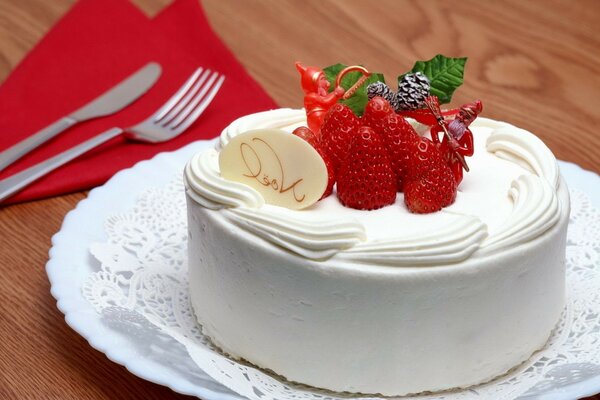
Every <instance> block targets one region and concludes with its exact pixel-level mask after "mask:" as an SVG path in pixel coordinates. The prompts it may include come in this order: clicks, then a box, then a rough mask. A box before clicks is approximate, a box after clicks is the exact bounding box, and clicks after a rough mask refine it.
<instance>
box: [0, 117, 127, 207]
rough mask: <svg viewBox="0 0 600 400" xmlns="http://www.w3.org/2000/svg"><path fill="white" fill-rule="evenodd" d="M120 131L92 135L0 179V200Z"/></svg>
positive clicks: (121, 131) (114, 129) (115, 129)
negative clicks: (73, 145)
mask: <svg viewBox="0 0 600 400" xmlns="http://www.w3.org/2000/svg"><path fill="white" fill-rule="evenodd" d="M121 133H123V130H122V129H121V128H112V129H109V130H107V131H106V132H103V133H101V134H99V135H96V136H94V137H93V138H91V139H89V140H88V141H85V142H83V143H81V144H79V145H77V146H75V147H72V148H70V149H69V150H66V151H63V152H62V153H60V154H57V155H55V156H54V157H52V158H49V159H47V160H46V161H42V162H41V163H39V164H36V165H34V166H32V167H29V168H27V169H26V170H24V171H21V172H19V173H17V174H15V175H12V176H10V177H8V178H6V179H4V180H2V181H0V202H2V200H4V199H6V198H7V197H9V196H11V195H13V194H14V193H16V192H18V191H19V190H21V189H23V188H24V187H25V186H27V185H29V184H30V183H31V182H34V181H36V180H37V179H39V178H41V177H42V176H44V175H46V174H48V173H49V172H52V171H54V170H55V169H56V168H58V167H60V166H61V165H64V164H66V163H68V162H69V161H71V160H73V159H75V158H77V157H79V156H80V155H82V154H84V153H87V152H88V151H90V150H92V149H93V148H95V147H97V146H100V145H101V144H102V143H104V142H107V141H109V140H110V139H112V138H114V137H116V136H119V135H120V134H121Z"/></svg>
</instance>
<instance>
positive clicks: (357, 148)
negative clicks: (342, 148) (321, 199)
mask: <svg viewBox="0 0 600 400" xmlns="http://www.w3.org/2000/svg"><path fill="white" fill-rule="evenodd" d="M396 192H397V188H396V179H395V176H394V172H393V171H392V166H391V163H390V160H389V156H388V153H387V150H386V148H385V145H384V144H383V140H382V139H381V137H380V136H379V135H378V134H377V133H376V132H375V131H374V130H373V129H372V128H370V127H368V126H363V127H361V128H360V129H359V130H358V132H357V134H356V136H355V138H354V140H353V141H352V143H351V145H350V149H349V150H348V155H347V157H346V158H345V159H344V162H343V163H342V165H341V166H340V169H339V170H338V174H337V195H338V198H339V200H340V202H341V203H342V204H343V205H344V206H346V207H351V208H356V209H359V210H375V209H378V208H381V207H383V206H387V205H389V204H393V203H394V201H396Z"/></svg>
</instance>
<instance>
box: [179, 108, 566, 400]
mask: <svg viewBox="0 0 600 400" xmlns="http://www.w3.org/2000/svg"><path fill="white" fill-rule="evenodd" d="M305 124H306V119H305V113H304V111H303V110H293V109H278V110H272V111H267V112H262V113H258V114H253V115H248V116H245V117H242V118H240V119H238V120H236V121H235V122H233V123H232V124H231V125H230V126H229V127H227V128H226V129H225V130H224V131H223V133H222V134H221V137H220V140H219V143H218V144H217V145H216V148H215V149H210V150H208V151H205V152H202V153H200V154H197V155H196V156H195V157H193V159H192V160H191V161H190V162H189V163H188V165H187V166H186V169H185V174H184V179H185V184H186V195H187V203H188V224H189V228H188V229H189V244H188V246H189V271H190V291H191V299H192V305H193V308H194V310H195V313H196V316H197V318H198V320H199V322H200V323H201V325H202V328H203V332H204V333H205V334H206V335H207V336H209V337H210V338H211V339H212V340H213V341H214V343H215V344H217V345H218V346H219V347H220V348H221V349H222V350H223V351H224V352H226V353H227V354H229V355H230V356H231V357H233V358H236V359H244V360H247V361H249V362H250V363H252V364H255V365H256V366H258V367H261V368H264V369H268V370H272V371H274V372H275V373H277V374H279V375H281V376H283V377H285V378H287V379H288V380H290V381H295V382H299V383H303V384H307V385H311V386H316V387H319V388H325V389H330V390H333V391H348V392H357V393H369V394H383V395H404V394H410V393H420V392H424V391H439V390H446V389H451V388H458V387H461V388H462V387H468V386H470V385H475V384H478V383H482V382H486V381H489V380H491V379H493V378H494V377H497V376H499V375H502V374H504V373H506V372H507V371H509V370H510V369H511V368H513V367H515V366H517V365H519V364H521V363H522V362H524V361H525V360H527V359H528V358H529V357H530V356H531V355H532V353H533V352H535V351H536V350H538V349H540V348H542V347H543V346H544V344H545V343H546V341H547V340H548V337H549V335H550V334H551V332H552V330H553V328H554V326H555V325H556V323H557V322H558V320H559V317H560V315H561V312H562V311H563V308H564V304H565V261H564V260H565V246H566V232H567V224H568V217H569V196H568V190H567V187H566V185H565V182H564V181H563V179H562V178H561V176H560V173H559V169H558V164H557V162H556V159H555V157H554V155H553V154H552V152H551V151H550V150H549V149H548V147H547V146H546V145H545V144H544V143H543V142H542V141H541V140H540V139H539V138H537V137H536V136H535V135H533V134H532V133H530V132H527V131H525V130H523V129H520V128H517V127H515V126H512V125H509V124H507V123H504V122H498V121H494V120H490V119H485V118H478V119H477V120H476V121H475V122H474V123H473V124H472V125H471V127H470V128H471V130H472V132H473V135H474V138H475V154H474V156H473V157H472V158H470V159H469V164H470V167H471V171H470V172H469V173H466V174H465V177H464V180H463V182H462V183H461V184H460V186H459V188H458V194H457V198H456V201H455V203H454V204H452V205H451V206H449V207H446V208H444V209H442V211H440V212H436V213H432V214H411V213H410V212H409V211H408V210H407V208H406V206H405V205H404V202H403V196H402V193H398V197H397V199H396V203H395V204H394V205H391V206H387V207H384V208H381V209H379V210H375V211H361V210H354V209H350V208H345V207H343V206H342V205H341V204H340V203H339V201H338V199H337V198H336V196H335V194H334V195H332V196H329V197H327V198H326V199H323V200H321V201H319V202H318V203H316V204H314V205H312V206H311V207H309V208H307V209H304V210H290V209H286V208H282V207H277V206H273V205H269V204H265V202H264V200H263V198H262V196H261V195H260V194H259V193H258V192H257V191H256V190H254V189H252V188H251V187H249V186H246V185H244V184H241V183H236V182H232V181H228V180H225V179H223V178H222V177H221V175H220V172H219V164H218V156H219V151H220V149H222V148H223V147H224V146H225V145H226V144H227V143H228V141H229V140H230V139H231V138H232V137H234V136H236V135H238V134H240V133H243V132H245V131H248V130H252V129H259V128H278V129H283V130H285V131H289V132H291V131H292V130H293V129H294V128H296V127H298V126H301V125H305Z"/></svg>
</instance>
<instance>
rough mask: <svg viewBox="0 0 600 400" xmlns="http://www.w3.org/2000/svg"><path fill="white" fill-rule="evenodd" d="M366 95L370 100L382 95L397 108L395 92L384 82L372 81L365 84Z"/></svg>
mask: <svg viewBox="0 0 600 400" xmlns="http://www.w3.org/2000/svg"><path fill="white" fill-rule="evenodd" d="M367 96H368V97H369V100H371V99H372V98H373V97H375V96H380V97H383V98H384V99H385V100H387V101H388V103H390V105H391V106H392V108H393V109H394V110H397V109H398V98H397V97H396V93H394V91H393V90H392V89H390V87H389V86H388V85H386V84H385V83H384V82H373V83H371V84H370V85H369V86H367Z"/></svg>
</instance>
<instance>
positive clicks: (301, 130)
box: [292, 126, 321, 149]
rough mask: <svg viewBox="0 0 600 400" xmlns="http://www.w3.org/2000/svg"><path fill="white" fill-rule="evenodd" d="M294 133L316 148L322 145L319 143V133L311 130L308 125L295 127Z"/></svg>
mask: <svg viewBox="0 0 600 400" xmlns="http://www.w3.org/2000/svg"><path fill="white" fill-rule="evenodd" d="M292 133H293V134H294V135H296V136H298V137H299V138H300V139H303V140H304V141H305V142H307V143H308V144H310V145H311V146H312V147H314V148H315V149H316V148H317V147H321V145H320V143H319V139H318V138H317V135H315V134H314V133H313V131H311V130H310V129H309V128H307V127H306V126H300V127H298V128H296V129H294V132H292Z"/></svg>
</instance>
